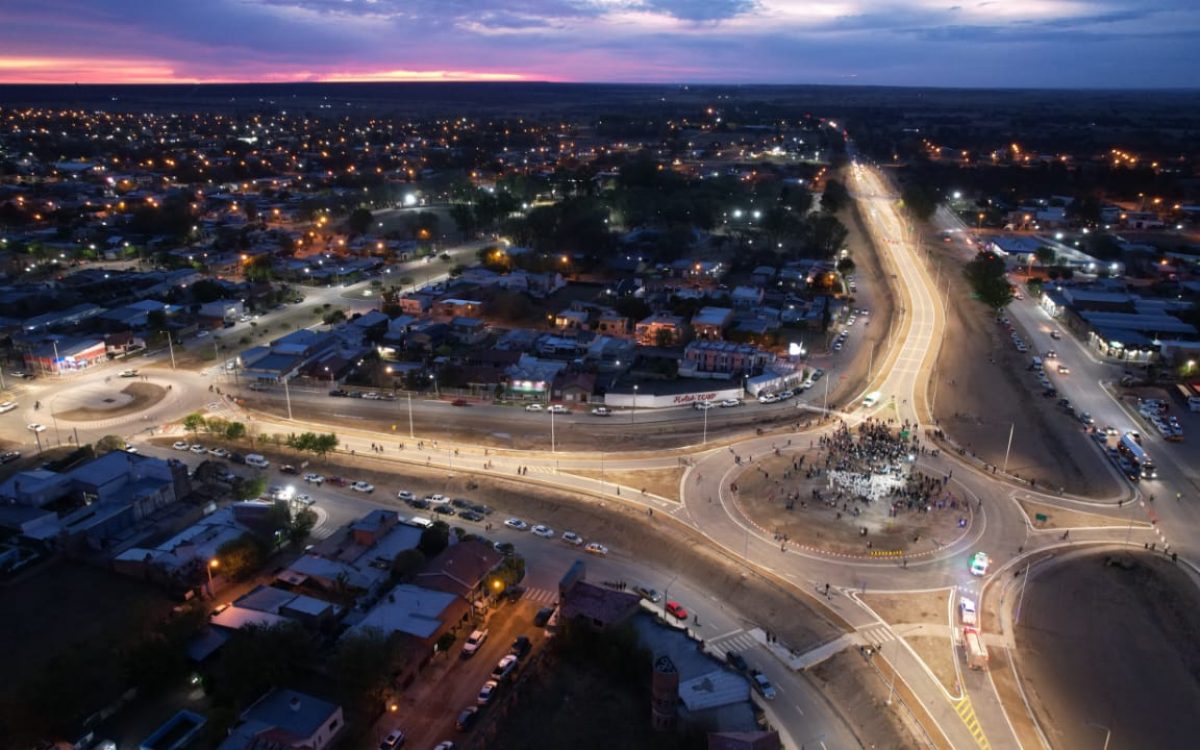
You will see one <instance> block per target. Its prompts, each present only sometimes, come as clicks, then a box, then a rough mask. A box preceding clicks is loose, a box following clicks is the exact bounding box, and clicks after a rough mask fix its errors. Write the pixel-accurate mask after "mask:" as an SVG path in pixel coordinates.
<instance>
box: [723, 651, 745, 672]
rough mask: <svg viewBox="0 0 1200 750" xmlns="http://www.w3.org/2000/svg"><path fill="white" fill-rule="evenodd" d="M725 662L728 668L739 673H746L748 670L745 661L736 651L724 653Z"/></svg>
mask: <svg viewBox="0 0 1200 750" xmlns="http://www.w3.org/2000/svg"><path fill="white" fill-rule="evenodd" d="M725 661H727V662H729V666H731V667H733V668H734V669H736V670H737V671H739V672H747V671H749V670H750V665H749V664H747V663H746V659H745V658H744V657H743V656H742V655H741V654H739V653H738V652H736V651H726V652H725Z"/></svg>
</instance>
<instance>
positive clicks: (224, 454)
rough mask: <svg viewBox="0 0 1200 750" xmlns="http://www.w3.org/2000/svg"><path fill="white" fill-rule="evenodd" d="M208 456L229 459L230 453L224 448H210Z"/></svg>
mask: <svg viewBox="0 0 1200 750" xmlns="http://www.w3.org/2000/svg"><path fill="white" fill-rule="evenodd" d="M208 455H210V456H216V457H217V458H229V451H227V450H225V449H224V448H209V449H208Z"/></svg>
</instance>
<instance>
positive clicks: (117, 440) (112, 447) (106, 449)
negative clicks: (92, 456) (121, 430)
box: [96, 435, 125, 454]
mask: <svg viewBox="0 0 1200 750" xmlns="http://www.w3.org/2000/svg"><path fill="white" fill-rule="evenodd" d="M120 450H125V438H123V437H121V436H119V435H105V436H104V437H102V438H100V439H99V440H97V441H96V453H97V454H102V453H112V452H113V451H120Z"/></svg>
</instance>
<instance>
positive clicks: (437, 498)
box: [425, 494, 450, 505]
mask: <svg viewBox="0 0 1200 750" xmlns="http://www.w3.org/2000/svg"><path fill="white" fill-rule="evenodd" d="M425 499H426V500H428V501H429V502H430V503H432V504H434V505H445V504H446V503H448V502H450V498H448V497H446V496H445V495H440V494H434V495H429V496H428V497H426V498H425Z"/></svg>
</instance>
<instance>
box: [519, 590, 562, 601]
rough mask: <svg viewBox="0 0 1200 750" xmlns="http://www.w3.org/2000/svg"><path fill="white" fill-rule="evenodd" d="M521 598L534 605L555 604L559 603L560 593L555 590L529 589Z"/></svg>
mask: <svg viewBox="0 0 1200 750" xmlns="http://www.w3.org/2000/svg"><path fill="white" fill-rule="evenodd" d="M521 598H522V599H525V600H527V601H531V602H533V603H534V604H553V603H554V602H556V601H558V592H557V591H555V590H554V589H539V588H529V589H525V593H524V594H522V595H521Z"/></svg>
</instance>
